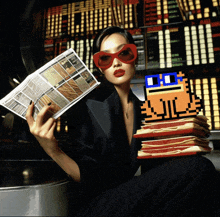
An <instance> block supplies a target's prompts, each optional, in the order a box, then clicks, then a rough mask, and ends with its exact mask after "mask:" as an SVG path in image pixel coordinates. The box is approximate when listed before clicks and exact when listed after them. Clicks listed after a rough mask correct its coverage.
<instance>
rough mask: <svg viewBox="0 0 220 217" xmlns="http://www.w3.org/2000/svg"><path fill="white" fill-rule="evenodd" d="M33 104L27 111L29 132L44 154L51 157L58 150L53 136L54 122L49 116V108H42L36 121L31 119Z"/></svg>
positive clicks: (47, 106)
mask: <svg viewBox="0 0 220 217" xmlns="http://www.w3.org/2000/svg"><path fill="white" fill-rule="evenodd" d="M33 109H34V103H33V102H32V103H31V104H30V105H29V107H28V110H27V113H26V119H27V123H28V125H29V129H30V132H31V133H32V134H33V135H34V136H35V138H36V139H37V141H38V142H39V143H40V145H41V146H42V148H43V149H44V150H45V152H46V153H47V154H48V155H49V156H51V155H52V154H54V153H56V151H58V150H59V147H58V142H57V140H56V138H55V136H54V129H55V127H56V120H55V119H54V118H51V115H49V111H50V109H51V108H50V106H49V105H46V106H44V107H43V108H42V109H41V111H40V112H39V114H38V115H37V118H36V121H35V120H34V118H33Z"/></svg>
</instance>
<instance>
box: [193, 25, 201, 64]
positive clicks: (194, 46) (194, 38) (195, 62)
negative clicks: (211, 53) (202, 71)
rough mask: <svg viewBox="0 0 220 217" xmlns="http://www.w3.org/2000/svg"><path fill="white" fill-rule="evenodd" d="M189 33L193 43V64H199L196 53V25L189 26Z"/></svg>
mask: <svg viewBox="0 0 220 217" xmlns="http://www.w3.org/2000/svg"><path fill="white" fill-rule="evenodd" d="M191 34H192V44H193V56H194V64H195V65H199V63H200V61H199V55H198V53H199V52H198V42H197V31H196V27H195V26H192V27H191Z"/></svg>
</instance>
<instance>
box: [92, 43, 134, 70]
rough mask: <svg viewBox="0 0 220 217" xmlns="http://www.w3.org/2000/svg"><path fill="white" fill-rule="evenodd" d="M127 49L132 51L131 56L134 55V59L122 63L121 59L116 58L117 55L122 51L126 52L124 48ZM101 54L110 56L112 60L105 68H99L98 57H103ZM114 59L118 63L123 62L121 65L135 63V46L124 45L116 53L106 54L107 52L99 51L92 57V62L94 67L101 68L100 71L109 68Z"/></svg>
mask: <svg viewBox="0 0 220 217" xmlns="http://www.w3.org/2000/svg"><path fill="white" fill-rule="evenodd" d="M128 47H129V48H130V49H131V51H132V53H133V55H134V58H132V59H131V60H129V61H123V60H122V59H120V58H118V55H119V54H120V53H121V52H122V51H124V50H126V48H128ZM103 54H105V55H107V56H111V58H112V59H111V61H110V62H109V64H108V65H106V66H100V65H99V57H100V56H101V55H103ZM115 58H117V59H118V60H120V61H121V62H123V63H127V64H129V63H132V62H133V61H135V60H136V58H137V47H136V45H135V44H125V45H124V46H123V47H122V49H121V50H119V51H118V52H116V53H107V52H104V51H100V52H97V53H95V54H94V55H93V60H94V63H95V65H96V66H97V67H98V68H101V69H107V68H109V67H110V66H111V65H112V63H113V61H114V59H115Z"/></svg>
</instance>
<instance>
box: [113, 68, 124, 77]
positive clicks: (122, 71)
mask: <svg viewBox="0 0 220 217" xmlns="http://www.w3.org/2000/svg"><path fill="white" fill-rule="evenodd" d="M124 74H125V70H123V69H118V70H115V72H114V76H115V77H121V76H123V75H124Z"/></svg>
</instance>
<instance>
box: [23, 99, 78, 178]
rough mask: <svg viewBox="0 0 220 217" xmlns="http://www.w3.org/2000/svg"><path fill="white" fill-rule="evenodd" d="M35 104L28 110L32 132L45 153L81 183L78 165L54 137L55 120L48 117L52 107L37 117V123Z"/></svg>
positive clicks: (45, 108) (42, 111) (44, 108)
mask: <svg viewBox="0 0 220 217" xmlns="http://www.w3.org/2000/svg"><path fill="white" fill-rule="evenodd" d="M33 109H34V103H33V102H32V103H31V104H30V105H29V107H28V110H27V113H26V119H27V123H28V125H29V129H30V132H31V133H32V134H33V135H34V136H35V138H36V139H37V141H38V142H39V143H40V145H41V147H42V148H43V149H44V151H45V152H46V153H47V154H48V155H49V156H50V157H51V158H52V159H53V160H54V161H55V162H56V163H57V164H58V165H59V166H60V167H61V168H62V169H63V170H64V171H65V172H66V173H67V174H68V175H70V176H71V177H72V178H73V180H74V181H77V182H80V170H79V166H78V164H77V163H76V162H75V161H74V160H73V159H71V158H70V157H69V156H67V155H66V154H65V153H64V152H63V151H62V150H61V149H60V148H59V146H58V142H57V140H56V138H55V136H54V129H55V127H56V121H55V119H53V118H51V117H48V112H49V110H50V109H51V107H50V106H48V105H47V106H44V107H43V109H42V110H41V111H40V112H39V114H38V115H37V118H36V121H34V118H33V116H32V114H33Z"/></svg>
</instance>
